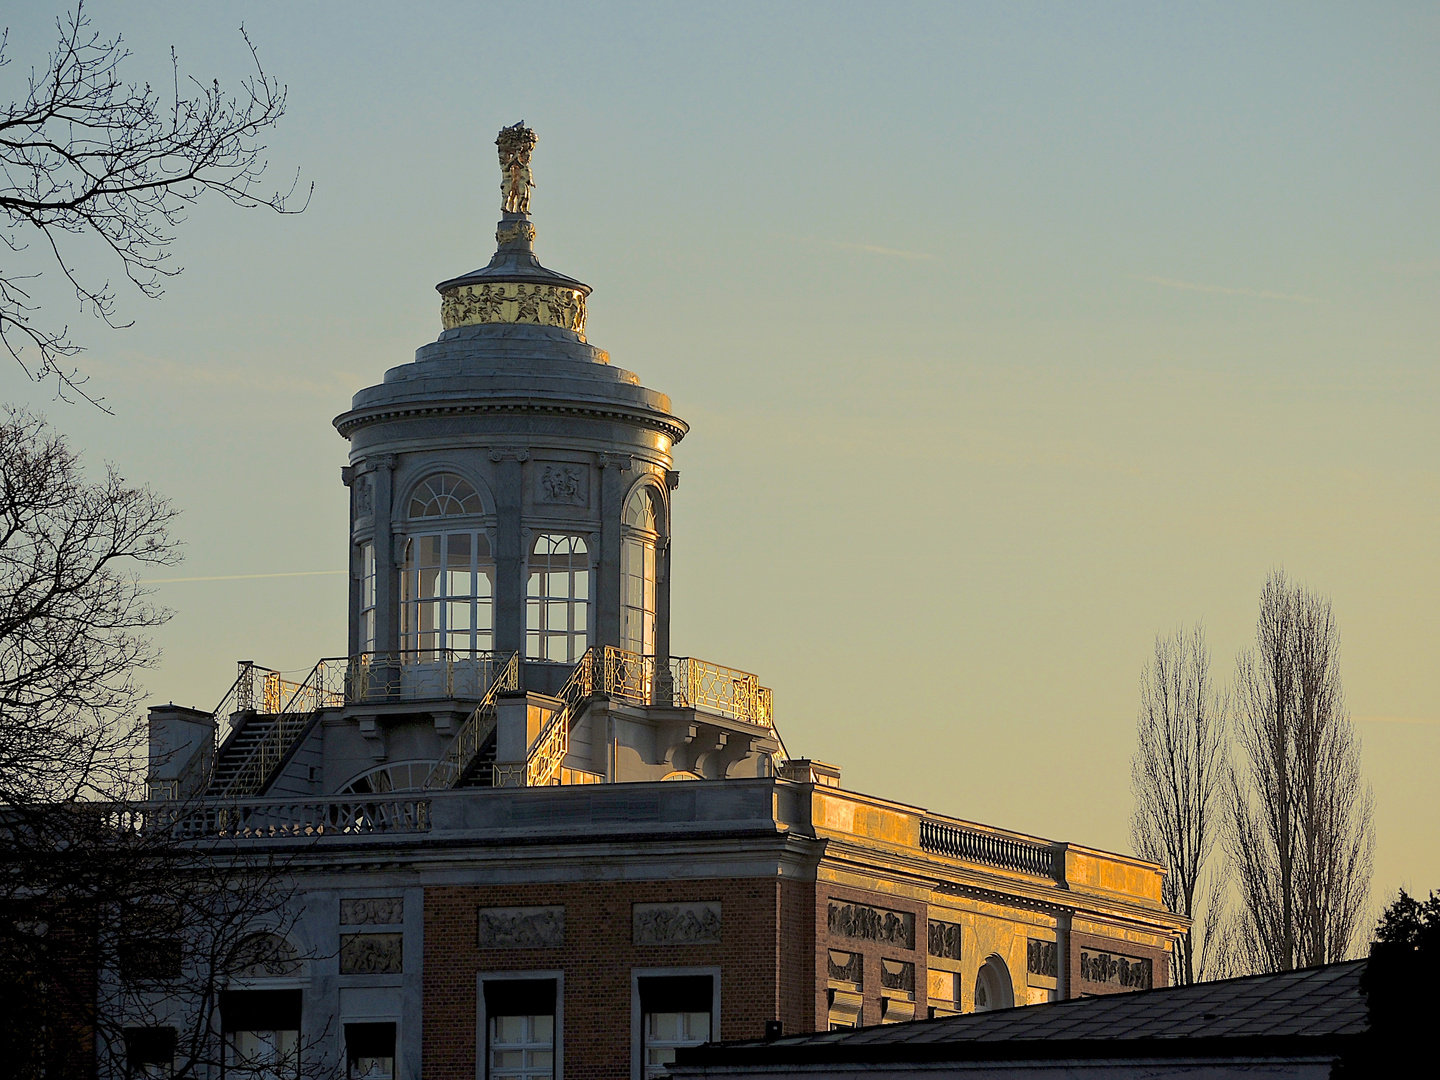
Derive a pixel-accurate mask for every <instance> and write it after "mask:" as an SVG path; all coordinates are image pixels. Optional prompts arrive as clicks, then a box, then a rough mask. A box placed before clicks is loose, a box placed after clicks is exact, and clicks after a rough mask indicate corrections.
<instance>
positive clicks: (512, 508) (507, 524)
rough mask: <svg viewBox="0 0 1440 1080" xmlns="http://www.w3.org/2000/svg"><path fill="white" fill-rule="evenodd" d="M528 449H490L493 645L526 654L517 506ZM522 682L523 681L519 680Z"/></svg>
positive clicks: (519, 499) (521, 545)
mask: <svg viewBox="0 0 1440 1080" xmlns="http://www.w3.org/2000/svg"><path fill="white" fill-rule="evenodd" d="M529 456H530V453H529V451H528V450H524V449H518V450H498V449H497V450H491V451H490V460H491V461H493V462H495V463H496V469H495V648H496V650H497V651H499V652H512V651H513V652H518V653H519V654H520V656H521V658H522V659H523V658H524V656H525V549H524V545H523V544H522V542H521V540H522V538H521V535H520V507H521V502H522V485H523V484H524V479H525V475H524V467H523V465H522V463H523V462H524V461H525V460H526V459H527V458H529ZM522 685H523V684H522Z"/></svg>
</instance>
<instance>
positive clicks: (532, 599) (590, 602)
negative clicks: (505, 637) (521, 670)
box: [522, 528, 599, 664]
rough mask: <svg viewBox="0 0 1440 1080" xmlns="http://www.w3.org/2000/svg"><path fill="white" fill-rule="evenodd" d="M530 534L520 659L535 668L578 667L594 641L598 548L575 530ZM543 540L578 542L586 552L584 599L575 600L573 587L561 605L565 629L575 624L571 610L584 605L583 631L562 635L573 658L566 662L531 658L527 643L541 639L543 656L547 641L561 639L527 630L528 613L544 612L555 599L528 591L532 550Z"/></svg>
mask: <svg viewBox="0 0 1440 1080" xmlns="http://www.w3.org/2000/svg"><path fill="white" fill-rule="evenodd" d="M529 531H530V532H531V535H530V536H529V538H528V543H527V544H526V546H525V566H524V574H523V578H524V583H525V586H524V589H525V594H524V595H525V644H524V647H523V649H522V652H523V655H524V657H525V661H526V663H535V664H576V663H579V661H580V658H581V657H582V656H584V655H585V650H586V649H588V648H589V647H590V646H591V644H593V643H594V641H595V603H596V599H595V584H596V577H597V574H596V559H597V558H598V551H597V548H598V547H599V545H598V544H597V543H595V541H594V537H593V536H592V534H590V533H588V532H581V531H580V530H578V529H563V528H558V529H549V528H538V529H534V530H529ZM546 537H559V538H563V539H567V540H578V541H579V542H580V543H581V544H583V545H584V547H585V551H584V557H585V569H584V571H583V573H584V574H585V598H584V599H583V600H580V599H578V598H577V597H576V596H575V590H574V588H573V586H572V588H571V589H570V593H569V595H568V596H567V597H566V598H565V600H564V602H565V604H566V608H567V612H568V614H567V619H566V622H567V625H569V624H573V623H574V609H575V607H576V606H577V605H578V604H582V603H583V604H584V605H585V627H584V629H583V630H580V629H578V628H576V629H567V630H566V631H565V632H564V635H563V636H565V637H567V638H569V639H570V644H569V645H568V646H567V648H566V652H567V653H573V656H571V658H569V659H566V660H552V659H550V658H549V657H548V656H543V655H542V656H535V655H532V654H531V652H530V639H531V635H532V634H538V635H541V639H540V644H541V650H542V652H543V651H544V645H545V643H546V642H547V641H548V640H549V639H550V638H554V637H560V636H562V635H561V634H558V633H557V632H556V631H554V630H550V629H543V630H542V629H533V630H532V629H531V627H530V612H531V610H532V608H537V609H539V610H541V611H544V610H545V608H546V607H548V606H550V605H552V604H554V603H556V598H555V597H553V596H551V595H550V594H548V593H543V592H542V593H533V594H532V593H531V591H530V584H531V578H532V576H533V574H534V565H535V558H536V555H535V549H536V548H537V547H538V546H539V544H540V541H541V540H543V539H545V538H546ZM548 554H549V553H547V557H548ZM571 557H572V558H573V557H574V555H573V553H572V556H571ZM569 572H570V573H571V574H574V573H576V572H577V571H576V570H575V569H574V568H573V567H572V568H571V569H570V571H569ZM541 621H545V620H541ZM580 634H583V635H584V637H583V641H581V642H580V645H581V647H580V648H578V649H576V648H574V647H573V646H574V644H575V642H574V638H575V637H577V636H579V635H580Z"/></svg>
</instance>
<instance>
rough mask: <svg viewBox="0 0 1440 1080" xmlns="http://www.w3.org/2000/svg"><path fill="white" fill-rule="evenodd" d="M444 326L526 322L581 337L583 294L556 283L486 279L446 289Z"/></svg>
mask: <svg viewBox="0 0 1440 1080" xmlns="http://www.w3.org/2000/svg"><path fill="white" fill-rule="evenodd" d="M440 322H441V323H442V324H443V325H444V327H445V329H446V330H453V329H455V328H456V327H457V326H474V325H479V324H483V323H530V324H532V325H535V326H558V327H560V328H561V329H563V330H573V331H575V333H577V334H579V335H580V338H581V340H582V341H583V340H584V338H585V294H584V293H583V292H581V291H580V290H579V289H567V288H564V287H563V286H559V285H526V284H522V283H517V282H486V283H484V284H482V285H461V286H458V287H457V288H454V289H447V290H446V291H445V293H444V294H443V296H442V297H441V300H440Z"/></svg>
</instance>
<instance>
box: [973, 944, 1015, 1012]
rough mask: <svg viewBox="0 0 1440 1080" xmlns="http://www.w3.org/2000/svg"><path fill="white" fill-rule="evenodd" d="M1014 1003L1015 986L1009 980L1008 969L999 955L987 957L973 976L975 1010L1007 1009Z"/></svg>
mask: <svg viewBox="0 0 1440 1080" xmlns="http://www.w3.org/2000/svg"><path fill="white" fill-rule="evenodd" d="M1014 1004H1015V988H1014V985H1013V984H1012V983H1011V981H1010V969H1009V968H1008V967H1006V966H1005V961H1004V960H1002V959H1000V957H998V956H991V957H989V958H988V959H987V960H986V961H985V963H984V964H982V965H981V966H980V972H979V974H977V975H976V976H975V1011H976V1012H990V1011H992V1010H994V1009H1009V1008H1011V1007H1013V1006H1014Z"/></svg>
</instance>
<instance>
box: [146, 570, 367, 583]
mask: <svg viewBox="0 0 1440 1080" xmlns="http://www.w3.org/2000/svg"><path fill="white" fill-rule="evenodd" d="M348 573H349V571H348V570H292V571H290V572H288V573H284V574H220V575H217V576H215V577H163V578H143V579H141V581H140V584H141V585H173V584H175V583H176V582H180V581H253V580H254V579H256V578H279V577H320V576H322V575H324V574H348Z"/></svg>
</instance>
